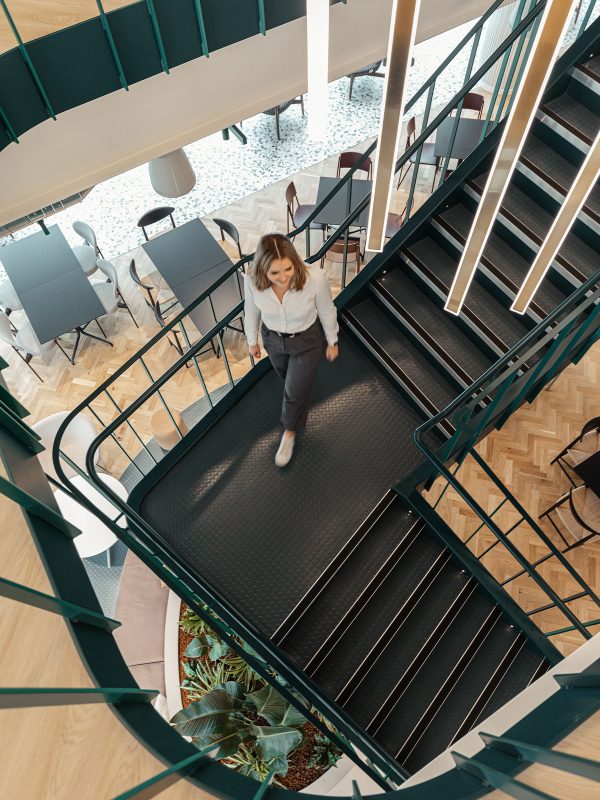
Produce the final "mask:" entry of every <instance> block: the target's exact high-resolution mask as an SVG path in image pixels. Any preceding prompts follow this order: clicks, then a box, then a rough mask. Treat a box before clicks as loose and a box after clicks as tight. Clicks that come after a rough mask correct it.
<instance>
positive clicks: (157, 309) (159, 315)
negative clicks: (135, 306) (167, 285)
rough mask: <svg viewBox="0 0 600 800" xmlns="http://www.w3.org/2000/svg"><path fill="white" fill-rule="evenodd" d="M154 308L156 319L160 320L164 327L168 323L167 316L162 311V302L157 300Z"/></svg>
mask: <svg viewBox="0 0 600 800" xmlns="http://www.w3.org/2000/svg"><path fill="white" fill-rule="evenodd" d="M153 308H154V316H155V318H156V321H157V322H158V324H159V325H160V327H161V328H164V327H165V325H166V324H167V323H166V322H165V318H164V317H163V314H162V311H161V309H160V303H159V302H158V300H157V301H156V303H154V306H153Z"/></svg>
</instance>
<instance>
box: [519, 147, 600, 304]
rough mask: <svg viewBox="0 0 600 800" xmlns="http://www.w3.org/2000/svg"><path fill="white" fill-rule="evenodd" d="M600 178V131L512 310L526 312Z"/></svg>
mask: <svg viewBox="0 0 600 800" xmlns="http://www.w3.org/2000/svg"><path fill="white" fill-rule="evenodd" d="M598 178H600V133H599V134H598V135H597V136H596V140H595V141H594V144H593V145H592V146H591V147H590V150H589V152H588V154H587V156H586V157H585V160H584V162H583V164H582V165H581V169H580V170H579V172H578V173H577V177H576V178H575V180H574V182H573V184H572V186H571V188H570V189H569V191H568V193H567V196H566V197H565V199H564V202H563V204H562V205H561V207H560V209H559V211H558V214H557V215H556V217H555V218H554V220H553V222H552V225H551V227H550V230H549V231H548V234H547V236H546V238H545V239H544V241H543V242H542V245H541V247H540V249H539V250H538V253H537V255H536V257H535V259H534V262H533V264H532V265H531V268H530V270H529V272H528V273H527V277H526V278H525V280H524V281H523V284H522V286H521V288H520V289H519V293H518V294H517V296H516V298H515V300H514V302H513V304H512V306H511V311H516V312H517V313H518V314H524V313H525V311H527V306H528V305H529V303H531V300H532V299H533V296H534V295H535V293H536V292H537V290H538V287H539V285H540V283H541V282H542V280H543V279H544V276H545V275H546V273H547V272H548V269H549V268H550V264H551V263H552V262H553V261H554V259H555V257H556V254H557V253H558V251H559V250H560V248H561V247H562V244H563V242H564V240H565V239H566V238H567V235H568V233H569V231H570V230H571V227H572V225H573V223H574V222H575V220H576V219H577V216H578V214H579V212H580V211H581V209H582V208H583V204H584V203H585V201H586V199H587V197H588V195H589V193H590V192H591V190H592V189H593V188H594V186H595V185H596V181H597V180H598Z"/></svg>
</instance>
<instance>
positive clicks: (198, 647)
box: [184, 638, 208, 658]
mask: <svg viewBox="0 0 600 800" xmlns="http://www.w3.org/2000/svg"><path fill="white" fill-rule="evenodd" d="M207 652H208V644H207V643H206V642H205V641H203V640H202V639H198V638H196V639H192V641H191V642H190V643H189V644H188V646H187V647H186V648H185V653H184V656H187V657H188V658H200V657H201V656H204V655H206V653H207Z"/></svg>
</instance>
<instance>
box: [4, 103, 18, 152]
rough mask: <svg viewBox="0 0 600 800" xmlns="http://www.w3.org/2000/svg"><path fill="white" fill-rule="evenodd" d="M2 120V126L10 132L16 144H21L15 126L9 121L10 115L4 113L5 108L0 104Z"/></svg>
mask: <svg viewBox="0 0 600 800" xmlns="http://www.w3.org/2000/svg"><path fill="white" fill-rule="evenodd" d="M0 120H2V126H3V127H4V129H5V131H6V132H7V133H8V135H9V136H10V138H11V139H12V140H13V142H14V143H15V144H19V140H18V138H17V134H16V133H15V131H14V128H13V126H12V125H11V124H10V122H9V121H8V117H7V116H6V114H5V113H4V109H3V108H2V106H0Z"/></svg>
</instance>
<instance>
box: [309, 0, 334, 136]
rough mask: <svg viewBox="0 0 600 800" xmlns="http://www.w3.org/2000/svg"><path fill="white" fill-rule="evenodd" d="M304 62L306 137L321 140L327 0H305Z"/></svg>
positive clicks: (326, 63)
mask: <svg viewBox="0 0 600 800" xmlns="http://www.w3.org/2000/svg"><path fill="white" fill-rule="evenodd" d="M306 61H307V70H308V138H309V139H312V140H313V141H323V140H324V139H325V136H326V135H327V91H328V86H327V84H328V81H329V0H306Z"/></svg>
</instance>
